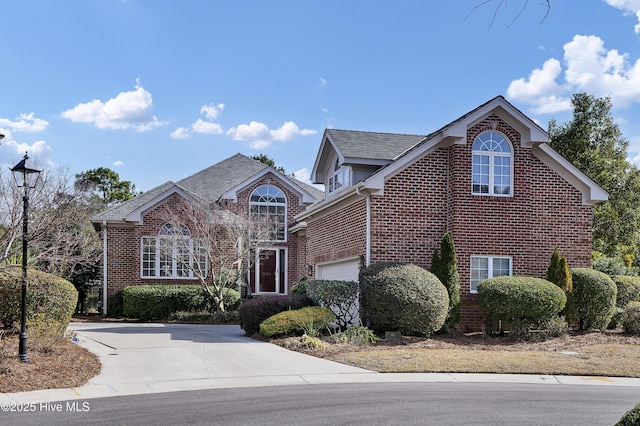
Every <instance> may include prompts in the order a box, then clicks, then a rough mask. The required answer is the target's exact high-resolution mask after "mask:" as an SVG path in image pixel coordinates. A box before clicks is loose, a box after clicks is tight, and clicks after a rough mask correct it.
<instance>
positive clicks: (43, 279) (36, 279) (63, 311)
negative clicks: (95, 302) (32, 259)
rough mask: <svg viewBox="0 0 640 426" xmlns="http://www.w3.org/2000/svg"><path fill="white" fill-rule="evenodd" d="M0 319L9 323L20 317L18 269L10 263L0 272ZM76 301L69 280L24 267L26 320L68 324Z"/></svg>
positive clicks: (4, 323) (19, 270) (11, 325)
mask: <svg viewBox="0 0 640 426" xmlns="http://www.w3.org/2000/svg"><path fill="white" fill-rule="evenodd" d="M0 300H1V301H2V302H1V303H0V321H1V322H2V324H3V325H4V326H5V327H13V326H14V325H16V323H17V322H18V321H20V312H21V303H22V269H21V268H17V267H15V268H14V267H12V268H8V269H5V270H4V271H2V272H1V273H0ZM77 301H78V291H77V290H76V288H75V287H74V285H73V284H71V283H70V282H69V281H67V280H65V279H64V278H60V277H57V276H55V275H51V274H48V273H46V272H41V271H36V270H34V269H29V270H28V271H27V321H36V320H37V321H38V322H46V323H47V324H56V327H59V328H60V329H61V330H63V332H64V330H65V329H66V328H67V326H68V325H69V322H70V321H71V317H72V315H73V311H74V310H75V308H76V303H77Z"/></svg>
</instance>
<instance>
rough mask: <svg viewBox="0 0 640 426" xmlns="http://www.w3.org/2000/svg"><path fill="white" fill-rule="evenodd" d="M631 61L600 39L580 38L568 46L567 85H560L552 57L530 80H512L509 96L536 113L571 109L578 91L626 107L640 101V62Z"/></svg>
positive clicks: (594, 37) (558, 62)
mask: <svg viewBox="0 0 640 426" xmlns="http://www.w3.org/2000/svg"><path fill="white" fill-rule="evenodd" d="M628 58H629V55H628V54H627V53H625V54H620V53H618V51H617V50H615V49H611V50H607V49H606V48H605V47H604V41H603V40H602V39H600V38H599V37H597V36H593V35H591V36H584V35H576V36H574V38H573V40H571V41H570V42H568V43H566V44H565V45H564V58H563V59H564V64H565V71H564V82H562V83H559V82H558V80H560V78H561V76H562V67H561V65H560V61H558V60H557V59H555V58H551V59H548V60H547V61H545V63H544V64H543V66H542V68H541V69H535V70H533V71H532V72H531V74H530V75H529V78H528V79H524V78H520V79H517V80H514V81H512V82H511V84H510V85H509V88H508V89H507V96H508V97H509V98H510V99H513V100H515V101H518V102H523V103H525V104H529V105H531V107H532V110H533V111H534V112H535V113H552V112H558V111H563V110H570V109H571V103H570V101H569V97H570V96H571V94H572V93H577V92H587V93H589V94H592V95H595V96H610V97H611V102H612V104H613V106H614V107H618V108H626V107H628V106H629V105H630V104H631V103H633V102H640V60H637V61H636V62H635V63H633V64H632V63H630V62H629V60H628Z"/></svg>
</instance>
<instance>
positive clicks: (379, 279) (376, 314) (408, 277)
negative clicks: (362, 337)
mask: <svg viewBox="0 0 640 426" xmlns="http://www.w3.org/2000/svg"><path fill="white" fill-rule="evenodd" d="M360 286H361V299H360V302H361V309H362V319H363V320H365V321H366V322H367V323H368V324H367V325H369V327H370V328H371V329H372V330H374V331H377V332H384V331H391V330H393V331H399V332H401V333H403V334H407V335H424V336H429V335H431V334H433V333H434V332H436V331H438V330H439V329H440V328H441V327H442V326H443V324H444V322H445V320H446V318H447V312H448V309H449V296H448V294H447V289H446V288H445V287H444V285H442V283H441V282H440V280H438V278H437V277H436V276H435V275H433V274H432V273H431V272H428V271H426V270H424V269H422V268H420V267H419V266H416V265H409V264H402V263H379V264H374V265H371V266H369V267H367V268H363V269H362V270H361V271H360Z"/></svg>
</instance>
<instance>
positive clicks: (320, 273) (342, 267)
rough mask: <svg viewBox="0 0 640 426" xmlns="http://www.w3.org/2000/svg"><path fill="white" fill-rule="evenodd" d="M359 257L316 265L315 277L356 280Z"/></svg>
mask: <svg viewBox="0 0 640 426" xmlns="http://www.w3.org/2000/svg"><path fill="white" fill-rule="evenodd" d="M359 265H360V259H359V258H357V257H356V258H355V259H347V260H340V261H337V262H331V263H322V264H318V265H316V279H319V280H342V281H358V273H359Z"/></svg>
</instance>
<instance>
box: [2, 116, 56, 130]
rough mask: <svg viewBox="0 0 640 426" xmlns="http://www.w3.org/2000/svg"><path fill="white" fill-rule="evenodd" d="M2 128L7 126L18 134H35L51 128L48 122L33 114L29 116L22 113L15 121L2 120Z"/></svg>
mask: <svg viewBox="0 0 640 426" xmlns="http://www.w3.org/2000/svg"><path fill="white" fill-rule="evenodd" d="M0 126H6V127H7V128H9V129H11V130H15V131H16V132H27V133H35V132H41V131H43V130H44V129H46V128H47V127H48V126H49V122H48V121H47V120H43V119H41V118H37V117H36V115H35V114H34V113H33V112H30V113H28V114H25V113H22V114H20V116H19V117H18V118H16V120H15V121H12V120H9V119H8V118H0Z"/></svg>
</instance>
